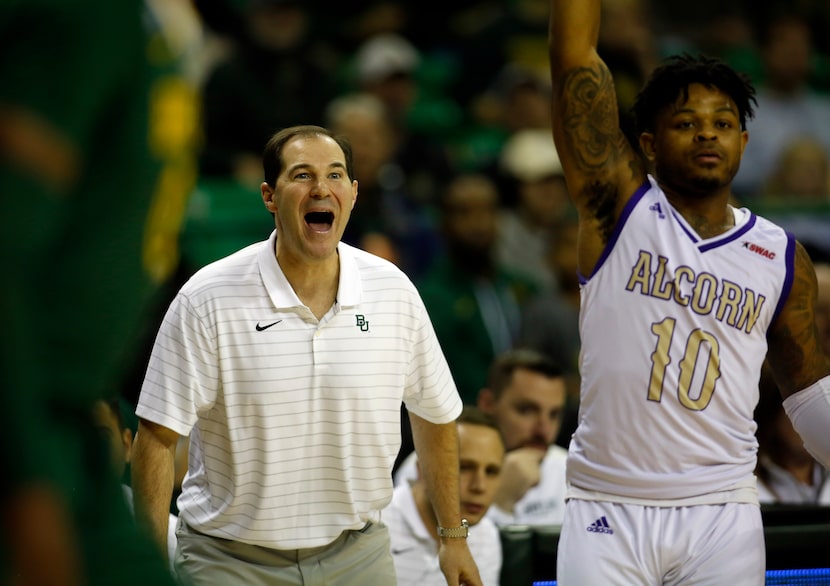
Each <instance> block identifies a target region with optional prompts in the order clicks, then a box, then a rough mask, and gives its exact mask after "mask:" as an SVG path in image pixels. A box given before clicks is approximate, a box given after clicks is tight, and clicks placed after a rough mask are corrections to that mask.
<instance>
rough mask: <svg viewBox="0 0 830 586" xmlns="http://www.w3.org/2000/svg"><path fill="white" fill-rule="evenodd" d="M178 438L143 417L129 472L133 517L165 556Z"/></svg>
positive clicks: (171, 432)
mask: <svg viewBox="0 0 830 586" xmlns="http://www.w3.org/2000/svg"><path fill="white" fill-rule="evenodd" d="M178 439H179V435H178V434H176V433H175V432H174V431H172V430H170V429H167V428H165V427H162V426H160V425H155V424H152V423H149V422H145V421H144V420H142V421H141V422H140V423H139V426H138V434H137V435H136V441H135V444H134V445H133V457H132V470H131V475H132V485H133V497H134V499H135V514H136V520H137V521H138V522H139V523H141V524H142V525H143V526H145V527H146V528H147V529H148V530H149V532H150V534H151V536H152V537H153V539H154V540H155V541H156V543H158V545H159V549H160V550H161V552H162V554H163V555H164V557H165V559H166V558H167V524H168V520H169V515H170V500H171V499H172V498H173V478H174V462H175V455H176V444H177V442H178Z"/></svg>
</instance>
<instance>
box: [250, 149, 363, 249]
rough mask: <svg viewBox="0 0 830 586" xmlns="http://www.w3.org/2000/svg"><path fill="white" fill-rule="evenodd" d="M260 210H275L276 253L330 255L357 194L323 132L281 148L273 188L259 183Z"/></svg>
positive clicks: (340, 152) (337, 152)
mask: <svg viewBox="0 0 830 586" xmlns="http://www.w3.org/2000/svg"><path fill="white" fill-rule="evenodd" d="M262 198H263V201H264V202H265V206H266V208H268V209H269V210H270V211H272V212H274V214H275V223H276V227H277V235H278V237H277V257H278V258H280V259H282V258H284V255H287V256H289V257H291V258H293V259H296V260H299V261H302V262H315V261H320V260H326V259H329V258H331V257H332V256H333V255H334V254H335V252H336V249H337V243H338V242H339V241H340V238H341V237H342V236H343V231H344V230H345V229H346V224H347V222H348V221H349V217H350V215H351V211H352V207H353V205H354V202H355V200H356V198H357V181H352V180H350V179H349V178H348V175H347V173H346V157H345V155H344V154H343V150H342V149H341V148H340V146H339V145H338V144H337V143H336V142H335V141H334V140H332V139H331V138H329V137H327V136H300V137H295V138H293V139H291V140H290V141H288V143H286V145H285V146H284V147H283V151H282V172H281V173H280V176H279V177H277V182H276V187H275V188H274V189H271V188H270V187H269V186H268V184H267V183H263V184H262Z"/></svg>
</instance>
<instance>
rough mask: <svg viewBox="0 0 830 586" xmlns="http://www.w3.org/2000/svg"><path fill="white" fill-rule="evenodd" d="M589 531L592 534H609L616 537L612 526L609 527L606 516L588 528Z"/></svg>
mask: <svg viewBox="0 0 830 586" xmlns="http://www.w3.org/2000/svg"><path fill="white" fill-rule="evenodd" d="M587 529H588V531H590V532H591V533H607V534H608V535H614V530H613V529H611V527H610V525H608V519H606V518H605V516H602V517H600V518H599V519H597V520H596V521H594V522H593V523H591V524H590V525H588V527H587Z"/></svg>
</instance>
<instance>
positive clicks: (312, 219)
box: [305, 212, 334, 232]
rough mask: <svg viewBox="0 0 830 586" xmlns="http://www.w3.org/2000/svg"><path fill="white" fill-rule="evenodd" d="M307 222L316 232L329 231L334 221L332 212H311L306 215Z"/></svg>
mask: <svg viewBox="0 0 830 586" xmlns="http://www.w3.org/2000/svg"><path fill="white" fill-rule="evenodd" d="M305 221H306V224H308V227H309V228H311V229H312V230H314V231H315V232H328V231H329V230H331V225H332V224H333V223H334V214H333V213H332V212H309V213H307V214H306V215H305Z"/></svg>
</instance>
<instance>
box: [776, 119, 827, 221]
mask: <svg viewBox="0 0 830 586" xmlns="http://www.w3.org/2000/svg"><path fill="white" fill-rule="evenodd" d="M827 123H828V124H830V119H828V120H827ZM762 193H763V195H764V196H765V197H766V198H775V199H784V200H787V201H789V202H790V203H791V204H792V205H794V206H796V207H797V206H798V205H799V204H800V203H809V202H820V201H823V202H826V203H827V204H829V205H830V149H828V148H827V147H825V146H824V145H823V144H822V143H821V142H819V141H818V140H816V139H815V138H813V137H811V136H797V137H794V138H793V139H792V140H791V141H790V142H789V143H787V144H786V145H784V146H783V147H782V149H781V152H780V154H779V155H778V160H777V161H776V164H775V167H774V169H773V171H772V175H770V178H769V181H767V182H766V184H765V186H764V189H763V192H762Z"/></svg>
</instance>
